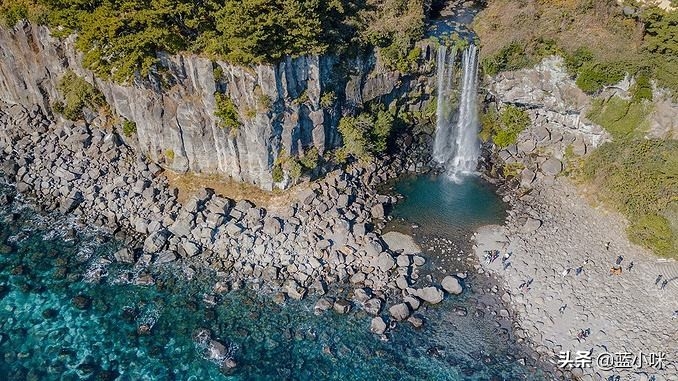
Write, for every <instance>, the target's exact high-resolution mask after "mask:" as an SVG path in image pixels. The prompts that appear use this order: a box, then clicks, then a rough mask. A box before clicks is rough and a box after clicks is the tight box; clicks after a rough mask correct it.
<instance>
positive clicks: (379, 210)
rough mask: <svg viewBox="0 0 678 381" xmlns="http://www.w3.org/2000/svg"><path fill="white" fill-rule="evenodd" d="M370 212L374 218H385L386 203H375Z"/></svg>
mask: <svg viewBox="0 0 678 381" xmlns="http://www.w3.org/2000/svg"><path fill="white" fill-rule="evenodd" d="M370 212H371V213H372V218H376V219H384V205H382V204H375V205H374V206H373V207H372V209H370Z"/></svg>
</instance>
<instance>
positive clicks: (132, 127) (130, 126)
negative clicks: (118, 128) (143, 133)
mask: <svg viewBox="0 0 678 381" xmlns="http://www.w3.org/2000/svg"><path fill="white" fill-rule="evenodd" d="M122 133H123V135H125V136H127V137H128V138H129V137H131V136H132V135H134V134H136V133H137V124H136V123H134V122H133V121H131V120H125V121H124V122H123V123H122Z"/></svg>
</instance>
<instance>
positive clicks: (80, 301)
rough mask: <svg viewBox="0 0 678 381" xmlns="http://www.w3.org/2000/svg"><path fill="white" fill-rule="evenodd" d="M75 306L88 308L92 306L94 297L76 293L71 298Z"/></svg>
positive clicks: (80, 308)
mask: <svg viewBox="0 0 678 381" xmlns="http://www.w3.org/2000/svg"><path fill="white" fill-rule="evenodd" d="M71 303H73V306H75V308H77V309H79V310H86V309H89V308H90V307H91V306H92V299H91V298H90V297H89V296H87V295H82V294H80V295H76V296H74V297H73V299H71Z"/></svg>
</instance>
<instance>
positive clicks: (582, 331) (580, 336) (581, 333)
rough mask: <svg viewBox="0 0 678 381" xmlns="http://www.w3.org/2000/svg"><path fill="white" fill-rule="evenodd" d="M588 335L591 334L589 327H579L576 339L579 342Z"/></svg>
mask: <svg viewBox="0 0 678 381" xmlns="http://www.w3.org/2000/svg"><path fill="white" fill-rule="evenodd" d="M589 335H591V328H586V329H580V330H579V332H578V333H577V340H579V342H581V341H582V340H586V338H587V337H589Z"/></svg>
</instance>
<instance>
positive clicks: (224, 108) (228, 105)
mask: <svg viewBox="0 0 678 381" xmlns="http://www.w3.org/2000/svg"><path fill="white" fill-rule="evenodd" d="M214 101H215V104H216V109H215V110H214V115H215V116H216V117H217V118H219V126H220V127H221V128H228V129H229V130H231V131H236V130H237V129H238V128H240V126H241V125H242V122H241V121H240V117H239V116H238V109H237V108H236V107H235V104H234V103H233V100H231V98H230V97H229V96H228V95H226V94H222V93H215V94H214Z"/></svg>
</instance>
